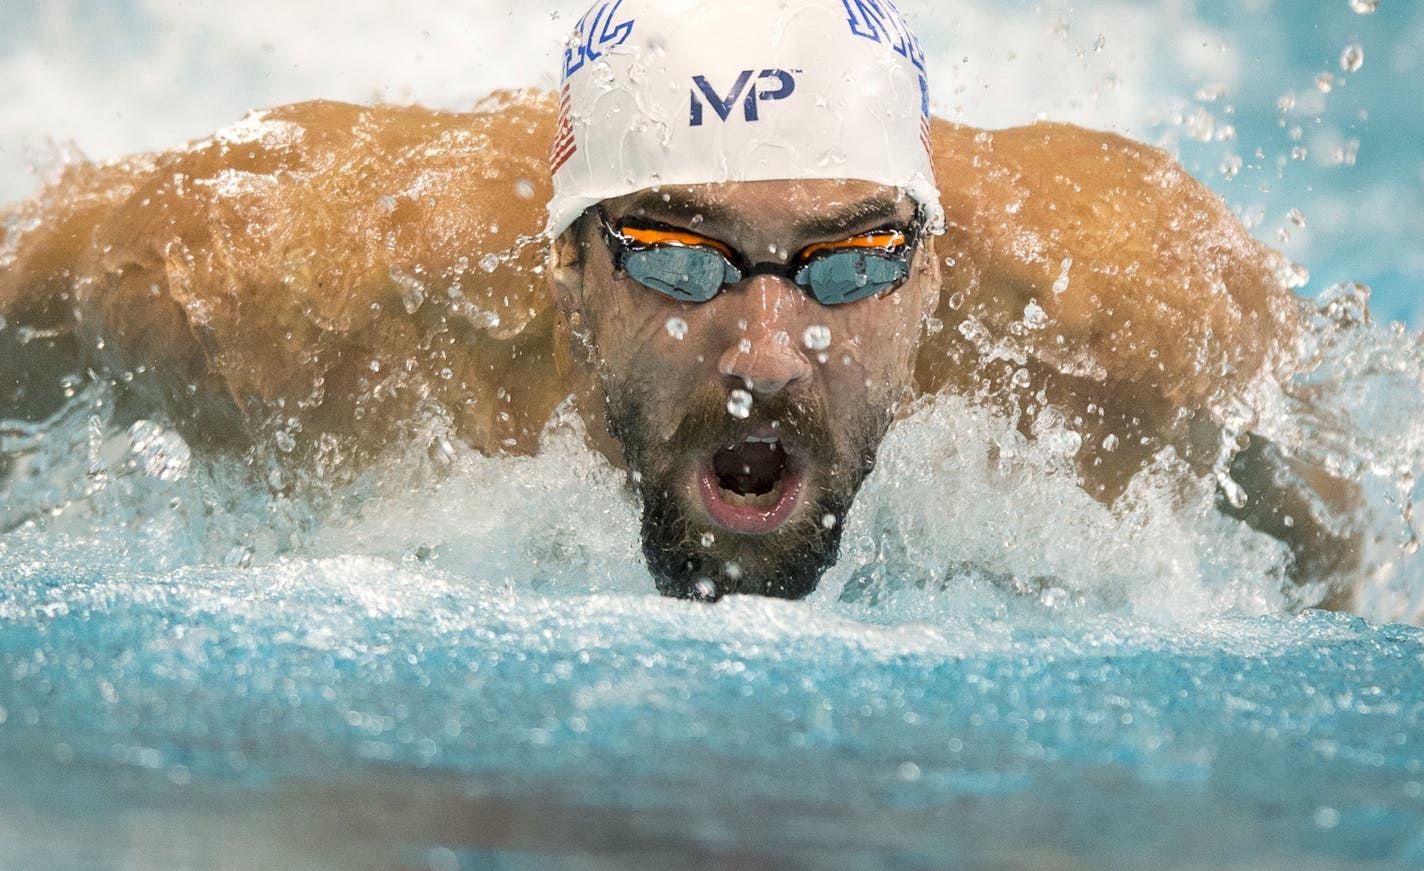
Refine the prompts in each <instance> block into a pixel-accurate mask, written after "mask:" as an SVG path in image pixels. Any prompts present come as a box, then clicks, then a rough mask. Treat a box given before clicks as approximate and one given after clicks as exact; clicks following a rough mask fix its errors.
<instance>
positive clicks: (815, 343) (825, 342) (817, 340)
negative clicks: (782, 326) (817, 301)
mask: <svg viewBox="0 0 1424 871" xmlns="http://www.w3.org/2000/svg"><path fill="white" fill-rule="evenodd" d="M801 343H802V344H804V345H805V346H806V347H807V348H809V349H811V350H812V351H824V350H826V349H827V348H829V347H830V346H831V328H830V327H826V326H822V325H820V324H815V325H813V326H809V327H807V328H806V332H804V333H802V334H801Z"/></svg>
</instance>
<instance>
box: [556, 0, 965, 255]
mask: <svg viewBox="0 0 1424 871" xmlns="http://www.w3.org/2000/svg"><path fill="white" fill-rule="evenodd" d="M929 120H930V119H929V89H928V84H927V81H926V77H925V59H924V53H923V51H922V50H921V48H920V44H919V41H918V40H917V39H916V38H915V36H914V34H913V33H912V32H911V31H910V30H909V28H908V27H907V26H906V23H905V20H904V18H903V17H902V16H901V15H900V13H899V11H898V10H897V9H896V7H895V4H894V3H893V2H892V0H600V2H597V3H595V4H594V5H593V7H592V8H591V9H590V10H589V11H588V14H587V15H585V16H584V17H583V19H581V20H580V22H579V24H578V28H577V29H576V31H575V32H574V33H573V34H572V35H571V36H570V37H569V43H568V46H567V48H566V49H565V51H564V55H563V63H562V94H561V111H560V114H559V124H558V131H557V134H556V138H555V141H554V143H553V147H552V149H551V152H550V166H551V168H552V169H553V173H554V197H553V199H552V200H551V201H550V203H549V223H548V227H547V229H548V231H549V234H550V235H551V236H554V235H557V234H558V233H560V232H562V231H563V230H565V229H566V228H568V227H569V225H571V224H572V223H573V222H574V221H575V220H577V219H578V217H579V216H580V215H582V214H583V213H584V212H585V210H587V209H588V208H589V207H590V206H593V205H594V204H596V203H599V202H603V201H605V200H610V199H613V198H615V197H620V196H625V195H627V194H631V193H635V192H637V191H642V190H647V189H650V188H658V187H662V186H667V185H696V184H715V183H719V182H740V181H770V180H789V179H803V180H804V179H857V180H862V181H869V182H875V183H877V184H881V185H885V186H888V187H892V188H896V189H898V190H901V191H903V192H905V193H906V194H908V195H909V196H910V197H911V198H912V199H913V200H914V201H915V203H916V204H917V205H918V206H919V208H920V210H921V212H922V216H923V221H924V223H925V225H926V227H927V228H928V229H929V230H930V231H932V232H933V231H936V230H937V229H938V227H939V225H940V223H941V221H942V212H941V210H940V206H939V199H938V194H937V192H936V189H935V184H934V171H933V168H932V165H931V162H930V154H929V130H930V126H929Z"/></svg>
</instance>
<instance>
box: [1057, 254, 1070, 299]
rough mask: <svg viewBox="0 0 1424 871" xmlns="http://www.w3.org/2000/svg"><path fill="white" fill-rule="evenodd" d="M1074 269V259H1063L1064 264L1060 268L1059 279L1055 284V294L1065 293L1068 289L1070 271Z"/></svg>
mask: <svg viewBox="0 0 1424 871" xmlns="http://www.w3.org/2000/svg"><path fill="white" fill-rule="evenodd" d="M1072 268H1073V258H1072V257H1065V258H1063V263H1062V264H1061V266H1060V268H1059V271H1058V279H1057V280H1056V281H1054V282H1053V292H1054V293H1055V294H1057V293H1062V292H1063V291H1065V290H1067V289H1068V270H1070V269H1072Z"/></svg>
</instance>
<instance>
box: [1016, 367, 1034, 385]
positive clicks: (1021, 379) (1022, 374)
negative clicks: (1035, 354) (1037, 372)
mask: <svg viewBox="0 0 1424 871" xmlns="http://www.w3.org/2000/svg"><path fill="white" fill-rule="evenodd" d="M1011 380H1012V381H1013V384H1014V386H1015V387H1017V388H1018V389H1020V390H1027V389H1028V386H1029V385H1030V384H1032V383H1033V381H1032V379H1030V378H1029V375H1028V370H1027V369H1024V368H1019V369H1018V370H1017V371H1015V372H1014V377H1013V378H1012V379H1011Z"/></svg>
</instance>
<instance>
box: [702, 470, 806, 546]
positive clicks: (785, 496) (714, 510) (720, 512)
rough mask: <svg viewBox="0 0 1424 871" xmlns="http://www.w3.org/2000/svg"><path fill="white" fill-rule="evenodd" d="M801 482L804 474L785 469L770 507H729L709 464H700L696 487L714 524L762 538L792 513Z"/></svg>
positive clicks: (773, 530) (798, 497) (777, 527)
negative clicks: (777, 493) (777, 498)
mask: <svg viewBox="0 0 1424 871" xmlns="http://www.w3.org/2000/svg"><path fill="white" fill-rule="evenodd" d="M804 482H805V475H804V474H803V473H802V472H801V470H800V469H787V470H786V474H785V477H783V478H782V479H781V498H780V499H779V500H777V503H776V504H775V505H773V506H771V507H770V508H752V507H749V506H741V505H731V504H729V503H727V502H726V501H724V500H723V499H722V488H721V487H720V486H719V485H718V484H717V475H716V474H715V473H714V472H713V471H712V464H711V462H710V461H709V462H706V463H703V464H702V468H701V469H700V470H699V473H698V480H697V485H698V490H699V491H700V492H701V493H702V504H703V506H704V507H706V509H707V513H708V514H710V515H712V519H713V520H714V521H716V522H717V525H719V526H721V527H723V528H725V529H728V530H730V531H732V532H740V533H744V534H746V535H765V534H766V533H769V532H775V531H776V530H778V529H780V528H781V526H782V524H784V523H785V522H786V520H787V518H789V517H790V516H791V512H793V511H795V510H796V504H797V503H798V502H799V501H800V497H801V486H802V484H803V483H804Z"/></svg>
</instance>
